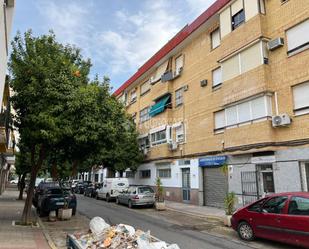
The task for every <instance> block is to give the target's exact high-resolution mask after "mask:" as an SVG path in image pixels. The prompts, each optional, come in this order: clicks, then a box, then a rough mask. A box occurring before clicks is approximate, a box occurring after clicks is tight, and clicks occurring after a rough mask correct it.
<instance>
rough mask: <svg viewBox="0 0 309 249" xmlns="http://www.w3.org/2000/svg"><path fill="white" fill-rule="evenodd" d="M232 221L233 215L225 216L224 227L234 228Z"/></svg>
mask: <svg viewBox="0 0 309 249" xmlns="http://www.w3.org/2000/svg"><path fill="white" fill-rule="evenodd" d="M231 219H232V215H225V217H224V220H223V223H224V225H225V226H227V227H231V226H232V223H231Z"/></svg>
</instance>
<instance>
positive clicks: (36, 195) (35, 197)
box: [32, 182, 59, 207]
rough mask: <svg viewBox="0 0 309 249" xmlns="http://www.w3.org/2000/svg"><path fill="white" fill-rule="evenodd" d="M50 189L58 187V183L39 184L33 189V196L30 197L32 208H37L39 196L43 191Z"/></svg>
mask: <svg viewBox="0 0 309 249" xmlns="http://www.w3.org/2000/svg"><path fill="white" fill-rule="evenodd" d="M51 187H59V183H58V182H40V183H39V185H38V186H37V187H35V189H34V194H33V197H32V204H33V206H35V207H37V205H38V198H39V195H41V194H43V191H44V189H46V188H51Z"/></svg>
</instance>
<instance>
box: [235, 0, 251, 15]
mask: <svg viewBox="0 0 309 249" xmlns="http://www.w3.org/2000/svg"><path fill="white" fill-rule="evenodd" d="M250 1H254V0H250ZM242 9H243V5H242V0H237V1H235V2H234V3H233V4H232V16H233V15H235V14H236V13H237V12H239V11H240V10H242Z"/></svg>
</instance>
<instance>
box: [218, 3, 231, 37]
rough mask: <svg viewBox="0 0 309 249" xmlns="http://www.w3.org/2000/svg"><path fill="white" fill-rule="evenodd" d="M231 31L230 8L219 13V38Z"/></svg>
mask: <svg viewBox="0 0 309 249" xmlns="http://www.w3.org/2000/svg"><path fill="white" fill-rule="evenodd" d="M231 31H232V24H231V13H230V7H228V8H226V9H225V10H224V11H223V12H221V13H220V32H221V38H223V37H224V36H226V35H227V34H228V33H230V32H231Z"/></svg>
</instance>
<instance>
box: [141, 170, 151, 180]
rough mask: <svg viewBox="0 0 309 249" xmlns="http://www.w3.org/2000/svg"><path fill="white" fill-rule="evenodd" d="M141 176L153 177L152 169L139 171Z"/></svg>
mask: <svg viewBox="0 0 309 249" xmlns="http://www.w3.org/2000/svg"><path fill="white" fill-rule="evenodd" d="M139 177H140V178H150V177H151V170H150V169H147V170H140V171H139Z"/></svg>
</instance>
